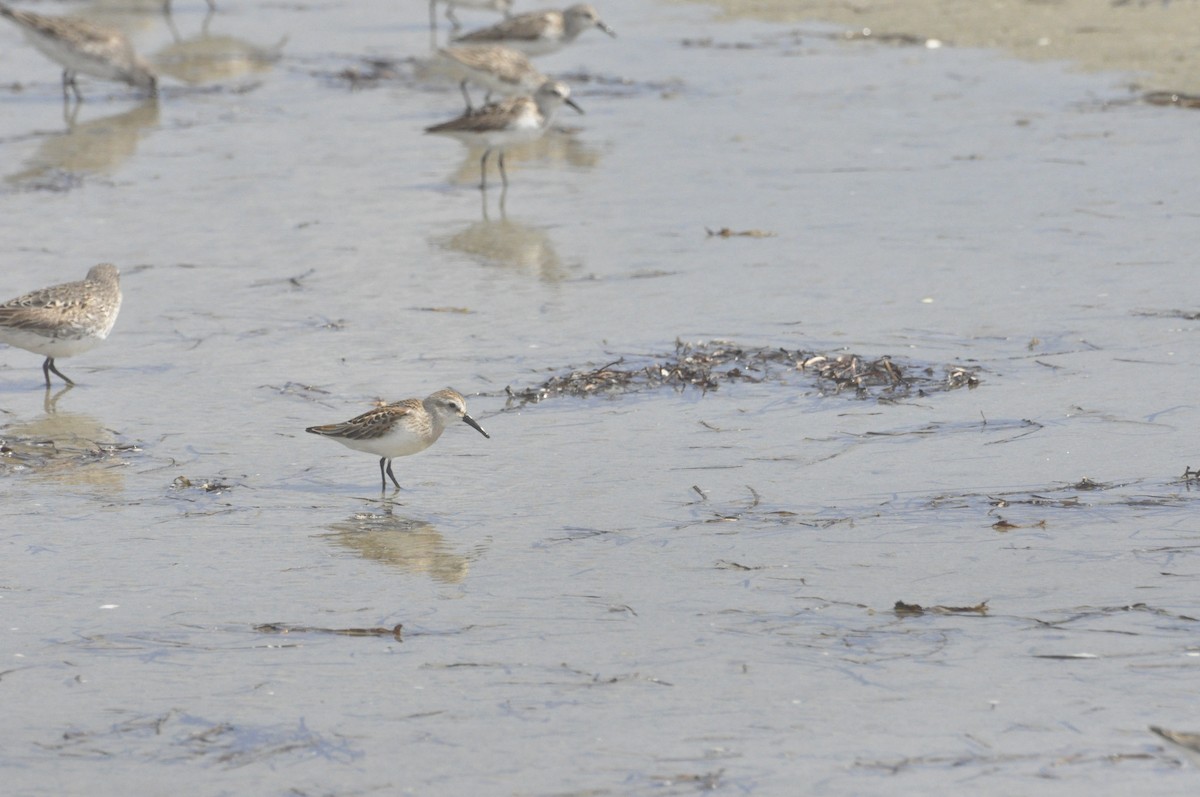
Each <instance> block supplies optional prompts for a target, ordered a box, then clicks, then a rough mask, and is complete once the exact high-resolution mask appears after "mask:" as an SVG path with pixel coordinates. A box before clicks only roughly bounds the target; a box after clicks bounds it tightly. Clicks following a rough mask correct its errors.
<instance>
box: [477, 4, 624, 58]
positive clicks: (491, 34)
mask: <svg viewBox="0 0 1200 797" xmlns="http://www.w3.org/2000/svg"><path fill="white" fill-rule="evenodd" d="M588 28H599V29H600V30H602V31H604V32H605V33H607V34H608V35H609V36H616V35H617V34H616V31H614V30H613V29H612V28H610V27H609V26H608V25H605V24H604V22H603V20H601V19H600V15H599V14H597V13H596V9H595V8H593V7H592V6H590V5H588V4H587V3H579V4H577V5H573V6H570V7H569V8H567V9H564V10H563V11H531V12H529V13H528V14H518V15H516V16H515V17H509V18H508V19H506V20H504V21H503V22H500V23H497V24H495V25H493V26H491V27H490V28H484V29H482V30H476V31H472V32H471V33H468V34H466V35H463V36H459V37H458V38H456V39H455V40H454V41H455V43H457V44H503V45H504V46H506V47H511V48H513V49H514V50H520V51H521V52H523V53H525V54H526V55H546V54H548V53H553V52H557V51H558V50H561V49H562V48H563V47H565V46H566V45H568V44H570V43H571V42H573V41H575V37H577V36H578V35H579V34H581V33H583V32H584V31H585V30H587V29H588Z"/></svg>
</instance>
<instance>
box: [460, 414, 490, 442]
mask: <svg viewBox="0 0 1200 797" xmlns="http://www.w3.org/2000/svg"><path fill="white" fill-rule="evenodd" d="M463 423H465V424H466V425H467V426H470V427H471V428H472V429H474V430H475V431H477V432H479V433H480V434H481V435H483V436H484V437H486V438H487V439H488V440H491V439H492V436H491V435H490V434H488V433H487V432H485V431H483V427H482V426H480V425H479V422H478V421H476V420H475V419H474V418H472V417H471V416H470V415H464V416H463Z"/></svg>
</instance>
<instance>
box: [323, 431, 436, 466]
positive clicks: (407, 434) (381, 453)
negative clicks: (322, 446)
mask: <svg viewBox="0 0 1200 797" xmlns="http://www.w3.org/2000/svg"><path fill="white" fill-rule="evenodd" d="M397 426H398V427H400V428H398V429H393V430H392V431H390V432H388V433H387V434H385V435H382V436H380V437H376V438H373V439H370V440H353V439H350V438H347V437H335V438H333V439H334V440H337V441H338V442H339V443H341V444H342V445H344V446H346V447H347V448H352V449H354V450H355V451H364V452H366V453H368V454H374V455H375V456H377V457H387V458H388V459H395V458H397V457H407V456H410V455H412V454H416V453H419V452H421V451H424V450H425V449H427V448H429V447H430V446H431V445H433V444H434V441H436V440H437V439H438V437H440V436H441V434H442V430H441V429H436V431H435V430H434V429H430V430H428V431H429V434H426V435H421V434H419V433H417V432H416V431H413V430H412V429H406V428H404V427H403V424H402V423H400V424H397Z"/></svg>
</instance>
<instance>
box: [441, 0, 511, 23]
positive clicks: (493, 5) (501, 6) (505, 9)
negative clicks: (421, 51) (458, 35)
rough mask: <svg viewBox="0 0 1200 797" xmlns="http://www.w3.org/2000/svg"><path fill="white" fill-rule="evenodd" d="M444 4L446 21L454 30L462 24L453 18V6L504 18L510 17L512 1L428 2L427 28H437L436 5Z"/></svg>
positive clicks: (448, 0) (447, 0)
mask: <svg viewBox="0 0 1200 797" xmlns="http://www.w3.org/2000/svg"><path fill="white" fill-rule="evenodd" d="M439 2H441V3H445V4H446V19H448V20H450V24H451V25H453V26H454V29H455V30H458V29H459V28H461V27H462V23H460V22H459V21H458V17H456V16H454V8H455V6H459V7H461V8H478V9H479V10H481V11H499V12H500V13H502V14H504V16H506V17H511V16H512V4H513V0H429V27H431V28H436V27H437V10H436V6H437V4H438V3H439Z"/></svg>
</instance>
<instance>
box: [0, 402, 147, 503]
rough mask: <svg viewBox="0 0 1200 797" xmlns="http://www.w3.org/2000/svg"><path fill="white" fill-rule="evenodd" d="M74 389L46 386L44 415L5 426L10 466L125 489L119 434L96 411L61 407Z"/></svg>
mask: <svg viewBox="0 0 1200 797" xmlns="http://www.w3.org/2000/svg"><path fill="white" fill-rule="evenodd" d="M71 389H72V388H71V387H69V386H68V387H65V388H62V389H61V390H59V391H58V392H57V393H53V394H52V393H51V392H50V390H46V395H45V399H44V402H43V409H44V410H45V414H44V415H42V416H41V417H39V418H34V419H33V420H29V421H22V422H18V423H12V424H8V425H7V426H4V427H3V428H0V440H2V441H3V442H2V446H3V452H4V463H5V468H6V469H7V468H8V467H13V466H16V467H20V468H22V469H25V470H27V472H30V473H32V474H33V475H34V476H35V477H36V478H39V479H44V480H48V481H55V482H61V483H63V484H69V485H76V486H83V487H95V488H97V489H98V490H100V491H104V492H106V493H111V492H113V491H116V490H123V489H124V488H125V467H124V464H125V463H123V462H121V461H120V459H119V458H118V456H116V455H114V452H116V451H117V450H119V446H118V443H117V440H116V435H115V434H114V433H113V432H112V431H111V430H110V429H106V428H105V427H104V426H103V425H102V424H101V423H100V422H99V421H98V420H96V419H95V418H93V417H92V416H91V415H87V414H85V413H81V412H65V411H59V410H58V407H57V405H58V400H59V399H60V398H62V397H63V395H65V394H66V393H68V392H69V391H70V390H71Z"/></svg>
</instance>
